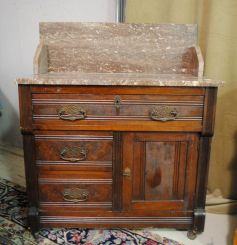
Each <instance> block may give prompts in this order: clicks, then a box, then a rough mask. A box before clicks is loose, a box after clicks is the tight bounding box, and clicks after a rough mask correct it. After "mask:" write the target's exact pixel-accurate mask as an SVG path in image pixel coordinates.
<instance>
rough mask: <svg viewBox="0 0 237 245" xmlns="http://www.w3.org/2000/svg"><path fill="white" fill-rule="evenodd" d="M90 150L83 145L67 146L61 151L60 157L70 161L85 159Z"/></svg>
mask: <svg viewBox="0 0 237 245" xmlns="http://www.w3.org/2000/svg"><path fill="white" fill-rule="evenodd" d="M87 152H88V150H87V149H86V148H85V147H83V146H79V147H77V146H72V147H65V148H63V149H62V150H61V152H60V158H61V159H62V160H65V161H69V162H79V161H83V160H85V159H86V157H87Z"/></svg>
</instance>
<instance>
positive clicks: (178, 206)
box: [131, 200, 184, 211]
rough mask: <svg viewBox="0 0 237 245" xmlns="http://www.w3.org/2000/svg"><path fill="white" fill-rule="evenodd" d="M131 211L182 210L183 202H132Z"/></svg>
mask: <svg viewBox="0 0 237 245" xmlns="http://www.w3.org/2000/svg"><path fill="white" fill-rule="evenodd" d="M131 208H132V209H136V210H137V209H140V210H147V209H150V210H162V211H167V210H175V211H178V210H183V209H184V201H180V200H177V201H176V200H171V201H160V202H159V201H156V202H152V201H150V202H149V201H132V205H131Z"/></svg>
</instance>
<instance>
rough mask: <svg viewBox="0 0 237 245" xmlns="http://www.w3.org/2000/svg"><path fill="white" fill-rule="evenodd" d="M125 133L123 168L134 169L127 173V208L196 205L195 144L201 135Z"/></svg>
mask: <svg viewBox="0 0 237 245" xmlns="http://www.w3.org/2000/svg"><path fill="white" fill-rule="evenodd" d="M124 137H125V138H126V141H125V142H126V143H124V144H125V145H126V146H124V148H123V149H124V151H125V152H123V154H124V156H125V157H124V160H123V165H124V166H123V169H125V168H130V169H131V170H132V175H131V176H124V185H126V187H124V191H125V194H124V199H123V200H124V205H125V206H126V208H127V209H128V210H129V209H131V210H132V209H143V210H144V212H145V210H147V209H148V208H154V209H156V208H157V209H160V210H176V211H177V210H182V209H183V210H184V209H189V208H191V207H193V205H194V202H193V199H192V198H193V195H192V193H193V192H194V190H195V180H193V179H192V175H195V173H196V165H197V158H196V152H195V151H196V150H197V148H195V147H193V145H195V146H197V144H198V135H195V134H181V133H178V134H167V133H130V134H126V135H125V136H124ZM128 141H129V143H127V142H128ZM129 152H130V155H127V154H129ZM191 154H193V155H194V156H191ZM192 157H193V159H194V160H191V158H192ZM191 172H192V173H191ZM125 183H126V184H125ZM129 185H132V188H129ZM169 201H170V202H169ZM152 204H153V205H152Z"/></svg>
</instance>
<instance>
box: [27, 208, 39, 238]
mask: <svg viewBox="0 0 237 245" xmlns="http://www.w3.org/2000/svg"><path fill="white" fill-rule="evenodd" d="M28 223H29V227H30V230H31V233H32V235H33V236H34V237H35V233H37V232H38V231H39V215H38V210H37V208H36V207H30V208H29V212H28Z"/></svg>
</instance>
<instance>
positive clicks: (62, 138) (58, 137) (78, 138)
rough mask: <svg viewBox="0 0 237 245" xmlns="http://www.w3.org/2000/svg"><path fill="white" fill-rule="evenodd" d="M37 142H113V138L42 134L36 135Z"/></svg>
mask: <svg viewBox="0 0 237 245" xmlns="http://www.w3.org/2000/svg"><path fill="white" fill-rule="evenodd" d="M35 139H36V140H57V141H67V140H69V141H74V140H75V141H84V140H85V141H104V140H106V141H107V140H109V141H112V140H113V136H102V135H101V136H100V135H80V134H79V135H78V134H75V135H73V134H70V135H67V134H57V135H56V134H55V135H53V134H47V135H46V134H45V135H44V134H40V135H37V134H36V135H35Z"/></svg>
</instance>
